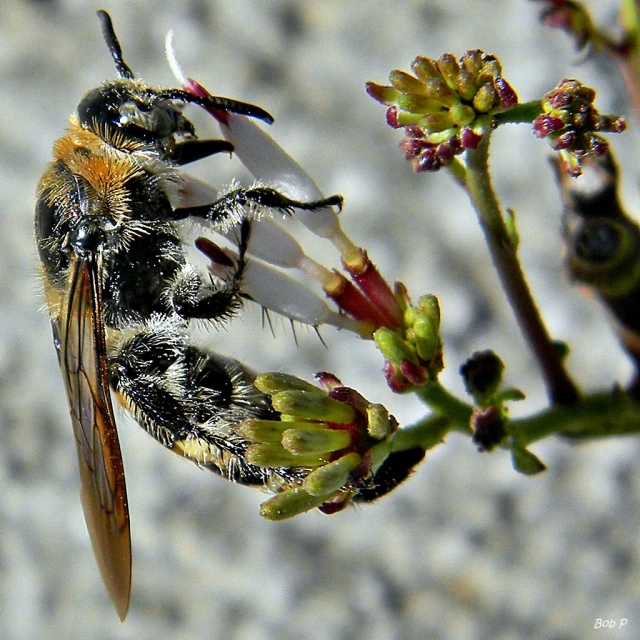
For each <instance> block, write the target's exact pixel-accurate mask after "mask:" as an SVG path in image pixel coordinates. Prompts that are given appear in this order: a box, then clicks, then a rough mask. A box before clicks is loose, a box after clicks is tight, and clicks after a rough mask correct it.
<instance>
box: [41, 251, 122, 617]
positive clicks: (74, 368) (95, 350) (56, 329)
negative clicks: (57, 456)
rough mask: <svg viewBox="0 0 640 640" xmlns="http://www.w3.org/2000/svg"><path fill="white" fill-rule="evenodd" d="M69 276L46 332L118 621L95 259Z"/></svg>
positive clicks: (115, 522) (115, 449)
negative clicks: (53, 348) (50, 337)
mask: <svg viewBox="0 0 640 640" xmlns="http://www.w3.org/2000/svg"><path fill="white" fill-rule="evenodd" d="M69 274H70V275H69V280H68V282H67V291H66V296H65V301H64V305H63V310H62V314H61V316H60V318H59V319H58V320H56V321H54V322H53V333H54V338H55V340H56V347H57V349H58V357H59V362H60V368H61V369H62V376H63V378H64V382H65V385H66V389H67V396H68V398H69V409H70V412H71V421H72V423H73V431H74V434H75V437H76V443H77V445H78V463H79V465H80V479H81V490H80V492H81V497H82V507H83V509H84V517H85V520H86V523H87V529H88V530H89V535H90V536H91V542H92V543H93V550H94V552H95V555H96V559H97V561H98V566H99V567H100V573H101V574H102V579H103V580H104V583H105V585H106V587H107V591H108V592H109V595H110V596H111V599H112V600H113V603H114V604H115V607H116V610H117V612H118V615H119V616H120V619H121V620H124V618H125V616H126V615H127V610H128V608H129V594H130V591H131V537H130V531H129V510H128V507H127V491H126V487H125V480H124V468H123V465H122V456H121V454H120V444H119V442H118V434H117V432H116V426H115V422H114V418H113V407H112V405H111V396H110V394H109V380H108V369H107V351H106V344H105V330H104V325H103V316H102V284H101V275H100V274H101V269H100V258H99V256H95V255H94V256H90V257H89V258H88V259H82V260H81V259H77V258H73V262H72V264H71V266H70V269H69Z"/></svg>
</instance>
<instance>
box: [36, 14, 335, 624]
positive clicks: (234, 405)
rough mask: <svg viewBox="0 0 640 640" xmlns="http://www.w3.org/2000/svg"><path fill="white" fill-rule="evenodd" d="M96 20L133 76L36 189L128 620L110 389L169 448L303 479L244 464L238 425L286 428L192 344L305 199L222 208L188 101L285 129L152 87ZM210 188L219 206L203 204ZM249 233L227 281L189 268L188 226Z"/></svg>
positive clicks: (103, 566) (224, 362) (90, 98)
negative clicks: (260, 213)
mask: <svg viewBox="0 0 640 640" xmlns="http://www.w3.org/2000/svg"><path fill="white" fill-rule="evenodd" d="M98 15H99V17H100V19H101V21H102V27H103V35H104V38H105V41H106V43H107V46H108V47H109V51H110V53H111V56H112V58H113V60H114V63H115V66H116V70H117V71H118V75H119V76H120V78H119V79H117V80H113V81H108V82H105V83H103V84H102V85H101V86H100V87H98V88H96V89H93V90H92V91H90V92H89V93H87V94H86V95H85V97H84V98H83V99H82V100H81V102H80V104H79V105H78V109H77V113H76V114H75V115H73V116H72V117H71V119H70V122H69V125H68V128H67V131H66V133H65V134H64V135H63V136H62V137H61V138H60V139H59V140H57V141H56V142H55V144H54V147H53V161H52V162H51V164H50V165H49V167H48V168H47V170H46V171H45V173H44V175H43V176H42V178H41V180H40V183H39V185H38V189H37V198H36V211H35V232H36V242H37V247H38V252H39V256H40V262H41V273H42V279H43V283H44V289H45V296H46V300H47V308H48V311H49V314H50V316H51V323H52V328H53V335H54V344H55V346H56V350H57V354H58V360H59V364H60V368H61V371H62V375H63V380H64V383H65V388H66V392H67V397H68V401H69V407H70V414H71V421H72V424H73V429H74V435H75V438H76V444H77V449H78V462H79V466H80V476H81V497H82V503H83V509H84V514H85V520H86V522H87V528H88V529H89V533H90V535H91V539H92V543H93V547H94V551H95V553H96V557H97V559H98V564H99V567H100V570H101V573H102V577H103V579H104V582H105V584H106V586H107V589H108V591H109V594H110V595H111V597H112V599H113V601H114V603H115V605H116V609H117V611H118V614H119V615H120V617H121V619H124V617H125V616H126V613H127V610H128V605H129V594H130V587H131V541H130V531H129V512H128V506H127V496H126V487H125V480H124V468H123V464H122V456H121V453H120V446H119V442H118V436H117V431H116V426H115V419H114V412H113V408H112V405H111V391H113V392H114V393H115V395H116V397H117V398H118V400H119V402H120V403H121V404H122V405H123V406H124V407H125V408H126V409H128V410H129V412H130V413H131V414H132V415H133V417H134V418H135V419H136V420H137V422H138V423H139V424H140V425H141V426H142V427H144V429H146V431H147V432H148V433H149V434H150V435H152V436H153V437H154V438H155V439H156V440H158V441H159V442H160V443H161V444H163V445H164V446H165V447H167V448H169V449H171V450H173V451H175V452H176V453H178V454H180V455H182V456H184V457H186V458H188V459H191V460H192V461H193V462H195V463H197V464H198V465H200V466H202V467H206V468H208V469H211V470H212V471H214V472H216V473H219V474H221V475H223V476H225V477H226V478H228V479H230V480H233V481H237V482H242V483H244V484H249V485H258V486H265V487H270V488H276V489H277V488H278V487H279V486H281V485H283V484H285V483H286V482H287V480H288V479H295V478H296V477H297V476H296V472H295V470H293V471H291V470H285V469H282V470H280V469H264V468H262V467H258V466H255V465H251V464H248V463H247V462H246V461H245V459H244V453H245V451H246V448H247V443H246V442H245V441H244V440H243V439H242V438H241V437H240V436H238V435H237V433H236V432H235V431H234V430H233V429H232V427H233V426H234V425H237V424H238V423H240V422H242V421H243V420H245V419H247V418H264V419H273V418H277V413H276V412H275V411H274V410H273V409H272V407H271V404H270V401H269V398H268V397H267V396H265V395H264V394H262V393H261V392H259V391H258V390H257V389H255V387H254V386H253V379H254V377H253V374H252V373H251V372H250V371H249V370H247V369H246V368H245V367H244V366H243V365H242V364H241V363H239V362H237V361H235V360H231V359H228V358H224V357H221V356H218V355H216V354H214V353H211V352H209V351H206V350H203V349H202V348H200V347H198V346H196V345H195V344H192V341H191V339H190V336H189V326H190V323H191V321H192V320H194V319H197V320H204V321H211V322H213V323H218V324H219V323H221V322H223V321H225V320H227V319H229V318H230V317H232V316H233V315H235V314H236V313H237V312H238V311H239V309H240V308H241V306H242V302H243V297H242V295H241V286H242V282H243V278H244V274H245V269H246V251H247V247H248V243H249V238H250V232H251V224H252V217H253V214H252V212H253V211H254V210H256V209H262V208H269V209H275V210H279V211H282V212H286V213H289V212H291V210H292V209H294V208H296V207H299V208H304V209H307V210H314V209H319V208H322V207H324V206H327V205H332V204H336V203H337V202H341V199H340V198H339V197H337V196H334V197H333V198H329V199H327V200H320V201H317V202H312V203H304V202H297V201H294V200H291V199H289V198H287V197H286V196H284V195H283V194H281V193H279V192H277V191H276V190H275V189H271V188H268V187H262V186H256V187H253V188H250V189H241V188H237V189H232V190H231V191H229V192H228V193H226V194H223V195H222V196H221V197H218V194H217V192H216V191H215V190H214V189H212V188H210V187H207V188H206V189H203V185H202V184H199V183H198V181H196V180H195V179H193V178H190V177H189V176H188V175H187V174H184V173H183V172H182V171H181V168H182V167H183V166H184V165H186V164H188V163H190V162H193V161H196V160H200V159H203V158H207V157H209V156H211V155H213V154H215V153H218V152H227V153H229V152H231V151H232V150H233V145H231V144H230V143H229V142H227V141H225V140H215V139H214V140H208V139H202V138H199V137H198V136H197V135H196V133H195V129H194V126H193V124H192V123H191V122H190V121H189V120H188V119H187V117H186V116H185V115H184V114H183V109H184V107H185V106H186V105H187V104H196V105H197V106H200V107H203V108H206V109H208V110H213V111H214V112H218V113H222V114H224V112H225V111H227V112H233V113H238V114H242V115H247V116H251V117H257V118H261V119H263V120H266V121H271V117H270V116H269V114H267V113H266V112H265V111H264V110H262V109H260V108H259V107H256V106H254V105H249V104H246V103H242V102H238V101H235V100H229V99H227V98H218V97H215V96H208V95H207V96H206V97H204V98H203V97H200V96H196V95H193V94H191V93H188V92H186V91H183V90H181V89H167V88H163V87H154V86H151V85H148V84H146V83H144V82H142V81H140V80H137V79H135V78H134V75H133V72H132V71H131V69H130V68H129V67H128V66H127V65H126V64H125V62H124V61H123V59H122V52H121V49H120V45H119V42H118V40H117V38H116V35H115V33H114V31H113V26H112V23H111V19H110V17H109V16H108V14H107V13H106V12H104V11H99V12H98ZM203 193H204V194H205V195H206V196H207V197H208V198H210V200H207V201H205V202H202V198H203ZM185 219H190V220H193V221H196V222H197V223H199V224H201V225H202V226H204V227H205V228H208V229H210V230H212V231H216V230H224V231H225V232H227V234H233V233H235V237H236V241H237V255H238V257H237V258H236V259H235V261H234V259H232V258H228V260H229V265H228V266H230V267H231V269H230V271H231V273H230V274H229V275H227V276H225V277H224V278H223V279H219V280H215V281H214V280H213V279H212V277H211V276H210V275H209V274H205V273H201V272H200V271H199V270H198V269H197V268H196V267H195V266H193V265H192V264H190V263H189V262H188V260H187V257H186V253H185V246H184V238H183V237H182V234H181V232H182V228H183V221H184V220H185Z"/></svg>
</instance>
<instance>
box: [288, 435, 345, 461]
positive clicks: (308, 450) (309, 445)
mask: <svg viewBox="0 0 640 640" xmlns="http://www.w3.org/2000/svg"><path fill="white" fill-rule="evenodd" d="M350 444H351V435H350V434H349V432H348V431H339V430H336V429H287V430H286V431H285V432H284V433H283V434H282V446H283V447H284V448H285V449H286V450H287V451H290V452H291V453H294V454H295V455H321V454H323V453H331V452H332V451H338V450H340V449H345V448H346V447H348V446H349V445H350Z"/></svg>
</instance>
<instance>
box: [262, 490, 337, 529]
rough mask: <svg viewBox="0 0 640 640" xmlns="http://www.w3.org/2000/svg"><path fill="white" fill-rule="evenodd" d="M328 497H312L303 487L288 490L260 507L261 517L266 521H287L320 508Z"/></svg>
mask: <svg viewBox="0 0 640 640" xmlns="http://www.w3.org/2000/svg"><path fill="white" fill-rule="evenodd" d="M326 499H327V496H326V495H325V496H312V495H311V494H309V493H307V492H306V491H305V490H304V489H303V488H302V487H295V488H294V489H286V490H285V491H282V492H281V493H279V494H278V495H276V496H274V497H273V498H271V499H270V500H267V501H266V502H263V503H262V504H261V505H260V515H261V516H262V517H263V518H265V519H266V520H272V521H277V520H286V519H287V518H293V516H297V515H299V514H301V513H304V512H305V511H309V510H311V509H314V508H315V507H319V506H320V505H321V504H322V503H323V502H324V501H325V500H326Z"/></svg>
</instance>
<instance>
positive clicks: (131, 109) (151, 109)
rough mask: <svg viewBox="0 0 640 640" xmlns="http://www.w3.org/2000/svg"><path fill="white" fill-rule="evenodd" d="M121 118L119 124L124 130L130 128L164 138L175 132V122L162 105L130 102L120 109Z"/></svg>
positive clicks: (122, 105) (123, 104)
mask: <svg viewBox="0 0 640 640" xmlns="http://www.w3.org/2000/svg"><path fill="white" fill-rule="evenodd" d="M118 113H119V114H120V118H119V121H118V124H119V126H120V127H122V128H127V127H130V126H133V127H137V128H138V129H142V130H144V131H145V132H148V133H150V134H153V135H154V137H158V138H164V137H166V136H168V135H171V133H172V131H173V120H172V118H171V115H170V114H169V112H168V111H167V109H165V108H163V106H161V105H154V104H145V103H140V102H136V101H135V100H128V101H127V102H123V103H122V104H121V105H120V106H119V107H118Z"/></svg>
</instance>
